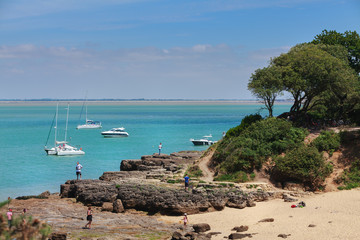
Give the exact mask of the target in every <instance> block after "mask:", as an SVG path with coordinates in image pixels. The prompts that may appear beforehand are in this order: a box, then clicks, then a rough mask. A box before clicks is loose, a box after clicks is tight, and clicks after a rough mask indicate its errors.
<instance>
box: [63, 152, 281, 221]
mask: <svg viewBox="0 0 360 240" xmlns="http://www.w3.org/2000/svg"><path fill="white" fill-rule="evenodd" d="M201 155H202V152H194V151H193V152H179V153H172V154H170V155H166V154H161V155H158V154H154V155H149V156H143V157H141V159H139V160H123V161H122V162H121V167H120V169H121V171H119V172H105V173H104V174H103V175H102V176H101V177H100V178H99V180H69V181H67V182H66V183H65V184H63V185H61V193H60V194H61V197H63V198H76V200H77V201H78V202H82V203H83V204H86V205H93V206H99V207H101V208H102V210H103V211H113V212H123V211H125V210H126V209H136V210H141V211H146V212H149V213H157V212H159V213H161V214H166V215H182V214H184V213H188V214H194V213H199V212H206V211H216V210H222V209H224V208H225V206H227V207H233V208H240V209H241V208H245V207H253V206H255V205H256V203H255V202H259V201H266V200H268V199H269V198H273V197H274V194H273V193H271V192H264V191H259V190H255V189H254V191H252V192H251V191H250V190H249V191H246V192H244V191H243V190H241V189H240V188H236V187H231V188H227V187H226V188H219V187H218V185H216V186H217V187H214V186H212V185H211V186H210V185H209V186H208V185H206V184H198V186H197V187H195V188H192V189H191V190H189V191H185V190H184V188H183V187H182V186H179V185H173V184H165V183H162V182H163V181H164V180H165V179H166V178H165V177H167V178H169V176H171V177H172V176H173V175H172V174H174V173H176V172H177V171H179V170H180V169H182V168H184V166H186V164H192V163H193V162H194V161H196V160H197V159H199V158H200V156H201ZM171 177H170V179H172V178H171ZM157 178H158V179H161V180H162V181H158V180H156V181H157V182H156V183H157V184H155V183H154V181H147V179H157Z"/></svg>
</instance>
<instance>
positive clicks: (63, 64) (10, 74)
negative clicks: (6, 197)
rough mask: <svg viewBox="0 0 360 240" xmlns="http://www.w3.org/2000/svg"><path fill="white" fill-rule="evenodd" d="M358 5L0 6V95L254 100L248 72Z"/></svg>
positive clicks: (322, 1)
mask: <svg viewBox="0 0 360 240" xmlns="http://www.w3.org/2000/svg"><path fill="white" fill-rule="evenodd" d="M359 23H360V1H358V0H218V1H215V0H207V1H203V0H198V1H197V0H193V1H190V0H51V1H47V0H32V1H29V0H0V39H1V40H0V83H1V87H0V99H33V98H54V99H55V98H59V99H66V98H83V97H84V96H85V93H86V92H87V95H88V98H122V99H123V98H126V99H131V98H148V99H153V98H156V99H158V98H161V99H178V98H184V99H253V98H254V97H253V96H252V95H251V93H250V92H249V91H248V90H247V83H248V81H249V78H250V76H251V73H253V72H254V71H255V70H256V69H257V68H262V67H264V66H266V65H267V64H268V62H269V60H270V58H271V57H276V56H278V55H280V54H281V53H284V52H287V51H288V50H289V49H290V48H291V47H292V46H294V45H296V44H298V43H302V42H309V41H311V40H312V39H313V38H314V36H315V35H317V34H320V33H321V31H322V30H324V29H327V30H336V31H338V32H344V31H346V30H351V31H357V32H358V33H360V25H359Z"/></svg>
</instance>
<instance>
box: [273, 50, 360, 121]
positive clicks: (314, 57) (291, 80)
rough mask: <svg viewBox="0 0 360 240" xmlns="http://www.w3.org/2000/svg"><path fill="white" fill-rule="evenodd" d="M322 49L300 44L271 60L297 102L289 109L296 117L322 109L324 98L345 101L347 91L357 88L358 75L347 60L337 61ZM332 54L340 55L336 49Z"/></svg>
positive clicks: (286, 88) (285, 86) (285, 87)
mask: <svg viewBox="0 0 360 240" xmlns="http://www.w3.org/2000/svg"><path fill="white" fill-rule="evenodd" d="M322 48H324V46H323V45H314V44H300V45H297V46H295V47H293V48H292V49H291V50H290V51H289V52H288V53H286V54H282V55H280V56H279V57H276V58H274V59H272V64H274V65H276V66H279V67H281V69H282V71H283V73H282V82H283V87H284V89H285V90H286V91H288V92H289V93H290V94H291V95H292V96H293V98H294V103H293V105H292V107H291V109H290V112H291V113H294V115H299V113H307V112H308V111H309V110H311V109H312V108H314V107H316V106H319V105H323V104H324V100H326V99H324V96H331V98H332V97H336V98H339V99H342V101H344V100H345V99H346V98H347V96H348V91H350V89H351V88H352V87H353V86H354V85H353V84H356V79H357V78H356V74H355V73H354V71H353V70H352V69H351V68H349V66H348V65H347V64H346V62H345V61H344V59H340V58H337V57H334V56H333V55H332V54H330V53H328V52H327V51H324V50H322ZM328 49H331V48H330V47H328ZM332 50H333V54H335V53H336V51H337V54H339V52H340V50H339V49H338V48H337V47H336V51H335V50H334V48H332Z"/></svg>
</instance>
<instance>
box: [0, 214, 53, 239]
mask: <svg viewBox="0 0 360 240" xmlns="http://www.w3.org/2000/svg"><path fill="white" fill-rule="evenodd" d="M50 233H51V227H50V226H49V225H48V224H46V223H42V222H40V221H39V220H38V219H33V218H32V216H19V217H16V218H14V219H13V221H12V227H11V229H7V218H6V217H5V216H4V215H0V239H41V240H45V239H48V236H49V235H50Z"/></svg>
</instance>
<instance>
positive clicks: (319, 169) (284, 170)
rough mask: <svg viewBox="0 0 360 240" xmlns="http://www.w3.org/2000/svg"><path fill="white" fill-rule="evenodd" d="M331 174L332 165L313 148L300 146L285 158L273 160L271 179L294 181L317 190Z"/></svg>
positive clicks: (280, 157) (279, 157)
mask: <svg viewBox="0 0 360 240" xmlns="http://www.w3.org/2000/svg"><path fill="white" fill-rule="evenodd" d="M331 172H332V165H331V164H328V163H326V162H325V160H324V159H323V157H322V154H321V153H319V151H318V150H317V149H316V148H315V147H313V146H306V145H304V144H300V145H299V146H298V147H296V148H294V149H293V150H290V151H289V152H287V153H286V155H285V156H278V157H276V158H275V166H274V168H273V170H272V173H271V177H272V179H274V180H276V181H295V182H300V183H304V184H305V185H307V186H309V187H311V188H312V189H314V190H315V189H318V188H319V187H320V186H321V185H322V183H323V181H324V180H325V177H327V176H328V175H329V174H330V173H331Z"/></svg>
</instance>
